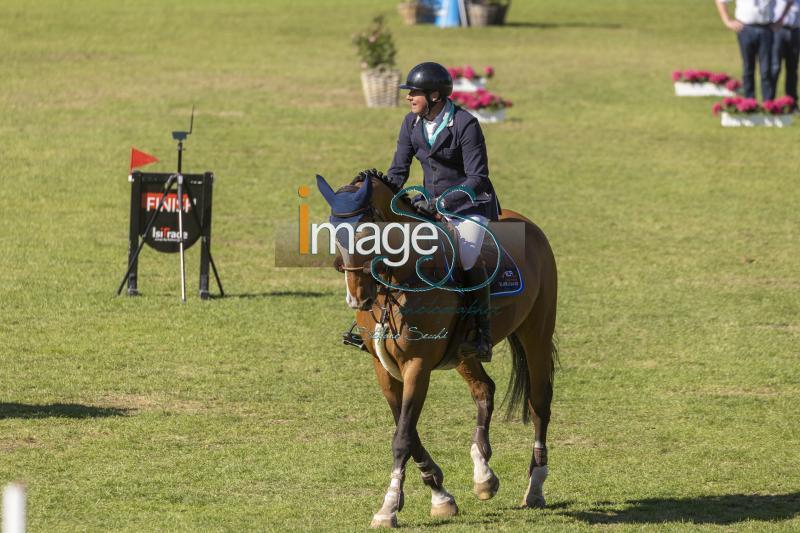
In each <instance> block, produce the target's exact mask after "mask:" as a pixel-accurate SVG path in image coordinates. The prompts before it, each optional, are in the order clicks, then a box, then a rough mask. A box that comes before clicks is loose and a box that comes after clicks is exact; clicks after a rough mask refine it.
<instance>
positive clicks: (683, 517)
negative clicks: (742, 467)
mask: <svg viewBox="0 0 800 533" xmlns="http://www.w3.org/2000/svg"><path fill="white" fill-rule="evenodd" d="M622 506H624V507H625V509H623V510H618V509H614V508H613V507H619V505H618V504H614V503H609V504H608V507H607V508H604V507H602V506H598V507H595V508H594V509H592V510H590V511H567V512H562V513H559V514H562V515H564V516H570V517H572V518H575V519H578V520H581V521H583V522H586V523H587V524H660V523H663V522H692V523H694V524H721V525H724V524H733V523H735V522H742V521H745V520H788V519H790V518H793V517H795V516H798V515H800V492H793V493H789V494H771V495H770V494H725V495H722V496H701V497H698V498H648V499H645V500H631V501H628V502H624V503H623V504H622Z"/></svg>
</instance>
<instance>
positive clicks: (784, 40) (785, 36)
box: [771, 28, 791, 92]
mask: <svg viewBox="0 0 800 533" xmlns="http://www.w3.org/2000/svg"><path fill="white" fill-rule="evenodd" d="M790 36H791V33H790V31H789V28H781V29H780V30H778V31H776V32H775V35H773V41H772V69H771V70H772V81H773V83H774V84H775V87H776V92H777V86H778V79H779V78H780V77H781V66H782V65H783V61H784V58H785V57H786V52H787V48H788V46H789V38H790ZM787 74H788V72H787ZM787 87H788V85H787Z"/></svg>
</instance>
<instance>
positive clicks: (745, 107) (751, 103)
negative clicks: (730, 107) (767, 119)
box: [736, 98, 758, 113]
mask: <svg viewBox="0 0 800 533" xmlns="http://www.w3.org/2000/svg"><path fill="white" fill-rule="evenodd" d="M736 109H737V110H738V111H739V112H740V113H754V112H756V111H758V102H757V101H756V100H755V99H754V98H741V99H739V101H738V102H736Z"/></svg>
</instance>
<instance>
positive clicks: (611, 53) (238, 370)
mask: <svg viewBox="0 0 800 533" xmlns="http://www.w3.org/2000/svg"><path fill="white" fill-rule="evenodd" d="M395 3H396V2H395V1H388V0H380V1H378V0H348V1H347V2H340V1H333V0H327V1H324V2H323V1H311V0H294V1H289V0H270V1H268V2H265V1H256V0H250V1H244V0H242V1H240V0H233V1H229V2H225V3H223V2H212V1H210V0H195V1H193V2H186V1H180V2H156V1H153V0H146V1H137V2H133V1H117V2H102V1H99V0H90V1H85V2H71V3H63V2H56V1H52V0H42V1H39V2H30V1H24V0H4V1H3V2H2V4H0V50H2V53H0V361H2V367H1V370H0V483H5V482H6V481H11V480H17V479H18V480H23V481H24V482H25V483H26V484H27V486H28V500H29V525H30V529H31V530H33V531H53V530H68V531H70V530H128V531H140V530H232V531H238V530H265V529H266V530H276V531H287V530H296V529H306V530H312V531H316V530H329V529H333V530H358V529H363V528H364V527H365V526H367V525H368V523H369V520H370V518H371V516H372V513H373V512H375V511H376V510H377V509H378V507H379V504H380V501H381V498H382V497H383V493H384V490H385V488H386V485H387V483H388V479H389V471H390V466H391V443H390V441H391V435H392V432H393V426H392V423H391V417H390V415H389V410H388V408H387V407H386V405H385V402H384V400H383V398H382V396H381V394H380V392H379V390H378V387H377V384H376V383H375V379H374V375H373V371H372V363H371V362H370V361H369V359H368V358H367V357H365V356H364V355H362V354H359V353H358V352H357V351H355V350H352V349H346V348H344V347H342V346H340V345H339V344H338V336H339V333H340V331H341V330H342V329H343V327H345V326H346V325H347V324H348V323H349V320H350V317H351V312H350V311H349V310H348V309H347V308H346V306H345V303H344V288H343V286H342V285H343V284H342V282H341V279H340V276H339V275H338V274H337V273H336V272H334V271H333V270H332V269H330V270H329V269H324V270H322V269H279V268H275V267H274V264H275V257H274V252H273V250H274V243H275V239H276V238H278V239H281V238H284V237H283V236H282V235H281V234H278V235H277V236H276V232H275V230H274V228H275V227H278V226H281V225H285V224H287V223H290V222H291V221H293V220H295V217H296V213H297V206H298V204H299V202H300V199H299V198H298V197H297V194H296V190H297V187H298V186H299V185H301V184H307V185H311V184H312V183H313V177H314V174H315V173H320V174H323V175H325V176H326V177H327V178H328V179H329V181H331V182H332V183H333V184H335V185H336V184H342V183H344V182H345V181H346V180H348V179H349V178H350V177H351V176H353V175H354V174H355V173H356V172H357V171H358V170H360V169H362V168H368V167H377V168H380V169H386V167H387V166H388V164H389V161H390V158H391V156H392V151H393V148H394V142H395V139H396V135H397V129H398V127H399V125H400V121H401V119H402V116H403V115H404V113H405V109H387V110H367V109H366V108H365V107H364V106H363V99H362V96H361V93H360V91H361V89H360V81H359V73H358V60H357V58H356V57H355V55H354V49H353V48H352V46H351V45H350V35H351V34H352V33H354V32H355V31H357V30H359V29H361V28H362V27H364V26H366V24H367V23H368V22H369V20H370V18H371V17H372V15H373V14H375V13H377V12H381V11H382V12H385V13H387V14H388V21H389V24H390V26H391V28H392V30H393V31H394V34H395V38H396V41H397V46H398V62H399V67H400V68H401V69H402V70H404V71H406V70H407V69H409V68H410V67H411V66H413V65H414V64H415V63H416V62H419V61H422V60H426V59H430V58H433V59H436V60H439V61H440V62H442V63H445V64H464V63H471V64H473V65H475V66H476V67H482V66H484V65H492V66H494V67H495V69H496V71H497V77H496V79H495V80H493V81H492V84H491V88H492V89H493V90H495V91H496V92H498V93H500V94H501V95H502V96H504V97H506V98H508V99H511V100H513V101H514V103H515V107H514V108H513V109H511V110H510V111H509V113H508V117H509V119H508V120H507V121H506V122H505V123H504V124H500V125H491V126H486V127H485V128H484V131H485V133H486V138H487V143H488V148H489V154H490V165H491V170H492V178H493V181H494V184H495V186H496V188H497V190H498V194H499V196H500V199H501V201H502V203H503V205H504V206H506V207H508V208H512V209H515V210H519V211H521V212H524V213H525V214H527V215H528V216H529V217H530V218H532V219H533V220H535V221H536V222H537V223H538V224H540V225H541V226H542V228H543V229H544V230H545V232H546V233H547V234H548V235H549V237H550V239H551V241H552V244H553V248H554V251H555V253H556V258H557V261H558V263H559V269H560V289H561V291H560V299H559V319H558V334H559V340H560V351H561V368H560V369H559V371H558V373H557V378H556V387H555V398H554V404H553V420H552V423H551V426H550V442H549V444H550V468H551V474H550V478H549V480H548V481H547V483H546V484H545V488H546V495H547V497H548V503H549V504H550V507H549V509H546V510H543V511H524V510H519V509H515V506H516V505H517V504H518V503H519V500H520V499H521V497H522V494H523V492H524V490H525V484H526V475H525V470H526V467H527V463H528V460H529V457H530V449H531V444H532V442H531V441H532V430H531V429H530V428H527V427H524V426H522V425H521V424H520V423H516V422H514V423H512V422H504V421H502V420H500V417H497V420H496V423H495V424H494V426H493V429H492V445H493V447H494V456H493V459H492V466H493V468H494V469H495V471H496V472H497V474H498V476H499V477H500V479H501V482H502V487H501V489H500V492H499V493H498V495H497V497H496V498H495V499H494V500H492V501H490V502H486V503H479V502H478V501H477V500H476V499H475V498H474V497H473V496H472V495H471V492H470V491H471V487H472V483H471V479H472V464H471V461H470V458H469V442H470V437H471V433H472V429H473V426H474V415H475V409H474V405H473V403H472V400H471V398H470V397H469V394H468V391H467V388H466V386H465V385H464V384H463V382H462V381H461V378H460V377H459V376H458V375H457V374H455V373H454V372H442V373H436V374H435V376H434V378H433V381H432V387H431V392H430V395H429V399H428V402H427V404H426V409H425V411H424V413H423V416H422V419H421V422H420V434H421V436H422V438H423V442H425V444H426V447H427V448H428V449H429V450H430V451H431V454H432V455H433V456H434V458H435V459H436V460H437V461H438V462H439V463H440V464H441V466H442V468H443V469H444V471H445V474H446V476H447V480H448V481H447V486H448V489H449V490H450V491H451V492H452V493H453V494H454V495H455V497H456V499H457V501H458V504H459V506H460V508H461V514H460V516H458V517H456V518H455V519H453V520H451V521H449V522H437V521H436V520H433V519H431V518H429V517H428V510H429V493H428V491H427V489H425V488H424V487H423V485H422V484H421V483H420V482H419V479H418V476H417V474H416V472H414V471H413V469H412V468H410V469H409V473H410V475H409V479H408V481H407V484H406V508H405V509H404V510H403V512H402V513H400V515H399V519H400V522H401V525H404V526H408V527H411V528H426V527H428V526H434V525H435V526H438V527H437V529H441V530H446V529H451V530H456V529H457V530H462V529H472V530H483V529H487V530H494V529H504V530H530V529H548V530H551V529H556V530H574V529H591V528H594V527H596V526H609V525H610V526H613V527H614V528H615V529H623V530H639V529H642V528H644V529H648V530H656V529H658V530H669V531H672V530H676V529H677V530H680V529H693V528H695V527H701V528H704V529H709V530H725V531H727V530H742V531H762V530H764V529H775V530H787V531H789V530H797V529H798V528H800V476H798V474H797V457H798V453H797V450H798V448H799V447H800V433H798V429H797V428H798V426H800V417H798V414H797V412H798V394H799V393H800V360H798V348H797V346H798V341H800V277H799V276H798V272H799V271H798V265H797V258H798V250H799V249H800V237H799V236H798V235H800V233H798V214H797V213H798V209H797V204H798V200H800V194H798V159H797V152H798V144H799V143H800V135H798V133H799V132H800V128H798V126H795V127H794V128H789V129H784V130H771V129H766V128H765V129H755V130H727V129H726V130H723V129H722V128H721V127H720V126H719V121H718V120H719V119H717V118H715V117H712V116H711V113H710V109H711V104H712V103H713V100H708V99H677V98H676V97H674V96H673V94H672V87H671V84H670V72H671V71H672V70H675V69H685V68H696V69H701V68H705V69H711V70H724V71H728V72H730V73H734V74H737V75H738V74H739V72H740V61H739V56H738V49H737V46H736V42H735V39H734V36H733V34H732V33H731V32H729V31H728V30H726V29H725V28H724V27H723V26H722V24H721V23H720V21H719V19H718V16H717V14H716V10H715V8H714V5H713V3H712V2H711V1H710V0H709V1H707V2H699V1H697V0H669V1H665V2H645V1H641V0H627V1H623V0H591V1H590V2H586V1H583V2H578V1H575V0H560V1H559V2H554V1H548V0H528V1H525V2H523V1H517V2H514V3H513V6H512V8H511V10H510V14H509V21H510V23H511V25H509V26H507V27H503V28H489V29H472V30H461V29H451V30H440V29H437V28H434V27H431V26H417V27H406V26H403V25H402V23H401V21H400V19H399V16H398V15H397V13H396V10H395ZM193 103H194V104H196V105H197V109H198V113H197V117H196V120H195V132H194V134H193V135H192V137H190V139H189V142H188V143H187V147H188V149H189V151H188V152H187V154H186V160H185V170H187V171H197V172H201V171H204V170H213V171H214V172H215V173H216V175H217V178H218V179H217V183H216V190H215V193H214V195H215V221H214V229H213V236H214V255H215V259H216V261H217V264H218V266H219V268H220V274H221V276H222V280H223V283H224V284H225V289H226V291H227V292H228V293H229V297H228V298H224V299H217V300H213V301H210V302H201V301H199V300H198V299H197V298H196V296H195V287H196V284H197V260H198V249H195V248H192V249H191V250H190V251H189V253H188V265H189V267H188V272H189V282H190V287H191V288H192V291H191V297H190V299H189V302H188V303H187V304H186V305H183V306H182V305H180V302H179V284H178V263H177V257H175V256H167V255H160V254H156V253H154V252H153V251H152V250H149V249H148V250H145V252H144V255H143V257H142V260H141V266H140V278H141V279H140V289H141V291H142V293H143V296H142V297H140V298H119V299H117V298H114V297H113V294H114V291H115V290H116V287H117V285H118V283H119V281H120V278H121V277H122V274H123V273H124V269H125V262H126V257H127V240H126V239H127V229H128V219H127V216H128V206H129V196H128V195H129V184H128V182H127V180H126V175H127V169H126V166H127V162H128V155H129V150H130V147H131V145H135V146H136V147H137V148H140V149H142V150H145V151H148V152H150V153H154V154H155V155H157V156H158V157H160V158H161V159H162V163H159V164H156V165H153V166H152V167H148V169H153V170H155V171H164V172H167V171H170V170H172V169H173V168H174V157H175V156H174V146H173V143H172V140H171V138H170V131H172V130H173V129H182V128H184V127H185V126H186V123H187V120H188V114H189V110H190V109H191V106H192V104H193ZM420 174H421V173H420V171H419V169H418V168H417V169H416V170H415V171H414V174H413V179H414V181H415V182H416V181H418V180H419V178H420ZM309 202H310V204H311V206H312V214H314V215H315V216H317V217H319V218H321V217H322V216H324V213H325V210H324V207H323V206H324V203H323V201H322V199H321V197H320V196H319V195H318V194H316V193H315V194H314V195H312V197H311V198H310V199H309ZM510 366H511V365H510V354H509V350H508V348H507V346H506V345H502V347H501V348H500V350H499V353H498V354H497V355H496V356H495V361H494V362H493V363H491V368H490V372H491V374H492V376H493V377H494V379H495V381H496V382H497V383H498V384H500V385H501V386H500V387H499V393H500V395H502V394H503V393H504V390H505V382H506V380H507V379H508V373H509V371H510Z"/></svg>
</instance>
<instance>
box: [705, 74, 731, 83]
mask: <svg viewBox="0 0 800 533" xmlns="http://www.w3.org/2000/svg"><path fill="white" fill-rule="evenodd" d="M729 79H730V78H729V76H728V75H727V74H725V73H719V74H711V75H710V76H709V77H708V81H710V82H711V83H713V84H714V85H724V84H725V83H726V82H727V81H728V80H729Z"/></svg>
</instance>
